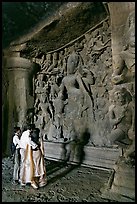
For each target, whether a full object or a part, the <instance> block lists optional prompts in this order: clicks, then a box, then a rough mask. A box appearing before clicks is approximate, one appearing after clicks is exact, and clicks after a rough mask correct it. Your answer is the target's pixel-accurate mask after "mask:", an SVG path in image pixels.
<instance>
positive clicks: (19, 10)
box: [2, 2, 107, 58]
mask: <svg viewBox="0 0 137 204" xmlns="http://www.w3.org/2000/svg"><path fill="white" fill-rule="evenodd" d="M2 9H3V10H2V11H3V12H2V15H3V22H2V23H3V48H5V47H9V46H11V45H12V46H15V45H19V44H24V43H25V44H26V46H25V48H24V49H23V51H22V55H23V56H25V57H27V58H29V57H36V56H37V57H39V56H41V55H42V54H43V53H47V52H51V51H53V50H56V49H58V48H60V47H62V46H64V45H66V44H67V43H69V42H71V41H73V40H74V39H76V38H78V37H79V36H81V35H82V34H84V33H85V32H87V31H88V30H89V29H90V28H92V27H93V26H95V25H96V24H97V23H99V22H100V21H101V20H103V19H104V18H106V17H107V10H106V8H105V6H104V4H103V3H102V2H96V3H95V2H64V3H63V2H54V4H53V3H52V2H36V3H34V2H23V3H19V2H18V3H13V2H12V3H9V2H4V3H3V7H2ZM17 16H18V17H17Z"/></svg>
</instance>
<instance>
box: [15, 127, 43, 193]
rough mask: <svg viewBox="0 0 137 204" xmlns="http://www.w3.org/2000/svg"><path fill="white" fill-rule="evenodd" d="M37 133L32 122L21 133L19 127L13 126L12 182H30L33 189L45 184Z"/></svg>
mask: <svg viewBox="0 0 137 204" xmlns="http://www.w3.org/2000/svg"><path fill="white" fill-rule="evenodd" d="M39 133H40V130H39V129H38V128H36V127H35V125H34V124H29V125H28V126H27V127H26V129H25V130H24V131H23V132H22V133H21V129H20V127H15V128H14V136H13V143H14V145H15V146H16V150H15V152H14V155H13V156H14V170H13V183H14V184H18V183H20V185H21V186H25V185H26V184H30V185H31V186H32V187H33V188H34V189H38V188H39V187H43V186H45V185H46V184H47V176H46V167H45V161H44V149H43V143H42V139H41V138H40V137H39Z"/></svg>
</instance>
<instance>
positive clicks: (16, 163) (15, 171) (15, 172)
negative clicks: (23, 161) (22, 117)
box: [12, 127, 21, 184]
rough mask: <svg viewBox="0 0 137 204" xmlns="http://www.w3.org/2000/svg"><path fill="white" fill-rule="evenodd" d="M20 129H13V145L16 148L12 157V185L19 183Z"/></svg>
mask: <svg viewBox="0 0 137 204" xmlns="http://www.w3.org/2000/svg"><path fill="white" fill-rule="evenodd" d="M20 135H21V130H20V127H14V136H13V141H12V142H13V143H14V145H15V146H16V150H15V152H14V155H13V159H14V161H13V162H14V169H13V184H18V181H19V169H20Z"/></svg>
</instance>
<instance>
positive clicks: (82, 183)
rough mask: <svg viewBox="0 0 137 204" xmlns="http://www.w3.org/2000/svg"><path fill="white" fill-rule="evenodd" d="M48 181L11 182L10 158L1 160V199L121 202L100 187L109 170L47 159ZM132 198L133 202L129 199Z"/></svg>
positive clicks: (104, 181)
mask: <svg viewBox="0 0 137 204" xmlns="http://www.w3.org/2000/svg"><path fill="white" fill-rule="evenodd" d="M45 163H46V169H47V179H48V184H47V185H46V186H45V187H42V188H39V189H37V190H35V189H33V188H32V187H31V186H30V185H27V186H25V187H21V186H20V185H19V184H18V185H16V186H15V185H13V184H12V172H13V160H12V158H10V157H7V158H4V159H3V160H2V202H120V200H117V196H110V198H109V197H108V198H105V197H104V196H102V193H101V189H102V188H104V186H105V184H107V182H108V180H109V178H110V175H111V171H108V170H104V169H96V168H89V167H84V166H76V165H71V164H67V165H66V164H63V163H61V162H55V161H49V160H46V161H45ZM131 202H134V201H132V200H131Z"/></svg>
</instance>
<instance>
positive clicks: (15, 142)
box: [13, 133, 20, 149]
mask: <svg viewBox="0 0 137 204" xmlns="http://www.w3.org/2000/svg"><path fill="white" fill-rule="evenodd" d="M13 143H14V145H15V146H16V149H18V148H20V139H19V136H18V134H17V133H15V135H14V136H13Z"/></svg>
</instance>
